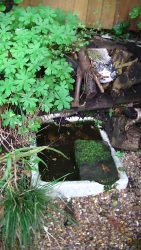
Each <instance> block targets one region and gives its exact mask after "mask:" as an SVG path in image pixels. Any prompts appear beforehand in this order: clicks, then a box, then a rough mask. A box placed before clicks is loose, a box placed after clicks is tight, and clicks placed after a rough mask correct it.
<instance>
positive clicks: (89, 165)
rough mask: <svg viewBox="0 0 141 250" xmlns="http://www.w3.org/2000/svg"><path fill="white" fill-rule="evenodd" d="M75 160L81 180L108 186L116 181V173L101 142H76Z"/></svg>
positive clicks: (107, 150) (109, 153)
mask: <svg viewBox="0 0 141 250" xmlns="http://www.w3.org/2000/svg"><path fill="white" fill-rule="evenodd" d="M75 160H76V165H77V166H78V167H79V169H80V177H81V180H90V181H96V182H99V183H101V184H104V185H109V184H112V183H114V182H115V181H116V180H118V171H117V169H116V166H115V163H114V161H113V158H112V156H111V151H110V149H109V147H108V146H106V145H105V144H103V142H101V141H94V140H76V141H75Z"/></svg>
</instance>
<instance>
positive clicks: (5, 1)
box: [0, 0, 23, 12]
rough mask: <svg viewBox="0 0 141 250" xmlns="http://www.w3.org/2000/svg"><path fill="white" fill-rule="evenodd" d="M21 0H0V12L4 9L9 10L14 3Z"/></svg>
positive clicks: (21, 0)
mask: <svg viewBox="0 0 141 250" xmlns="http://www.w3.org/2000/svg"><path fill="white" fill-rule="evenodd" d="M21 2H23V0H13V1H10V0H1V2H0V12H2V11H6V10H8V11H10V10H11V9H12V7H13V5H14V4H19V3H21Z"/></svg>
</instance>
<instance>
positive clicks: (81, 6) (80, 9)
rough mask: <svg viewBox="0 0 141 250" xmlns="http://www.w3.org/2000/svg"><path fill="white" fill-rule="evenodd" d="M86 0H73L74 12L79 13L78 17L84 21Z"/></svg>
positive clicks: (86, 6)
mask: <svg viewBox="0 0 141 250" xmlns="http://www.w3.org/2000/svg"><path fill="white" fill-rule="evenodd" d="M87 8H88V0H75V4H74V12H75V13H78V14H79V17H80V19H81V20H82V21H83V22H86V16H87Z"/></svg>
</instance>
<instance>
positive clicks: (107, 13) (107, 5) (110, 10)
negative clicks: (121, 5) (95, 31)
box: [100, 0, 116, 29]
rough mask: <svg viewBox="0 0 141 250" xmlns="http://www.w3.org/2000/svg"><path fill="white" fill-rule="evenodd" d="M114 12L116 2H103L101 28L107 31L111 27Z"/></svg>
mask: <svg viewBox="0 0 141 250" xmlns="http://www.w3.org/2000/svg"><path fill="white" fill-rule="evenodd" d="M115 12H116V0H104V2H103V7H102V11H101V19H100V22H101V24H102V27H103V28H105V29H109V28H112V27H113V24H114V18H115Z"/></svg>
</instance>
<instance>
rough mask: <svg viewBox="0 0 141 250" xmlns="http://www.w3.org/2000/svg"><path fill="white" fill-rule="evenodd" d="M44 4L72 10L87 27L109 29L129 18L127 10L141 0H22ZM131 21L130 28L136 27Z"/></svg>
mask: <svg viewBox="0 0 141 250" xmlns="http://www.w3.org/2000/svg"><path fill="white" fill-rule="evenodd" d="M38 4H44V5H47V6H51V7H52V8H62V9H63V10H65V11H74V12H75V13H78V14H79V17H80V19H81V20H82V21H83V22H84V23H85V24H86V25H87V27H94V28H100V27H102V25H103V28H106V29H110V28H112V26H113V25H114V24H115V23H118V22H121V21H124V20H127V19H129V11H130V10H131V9H132V8H133V7H135V6H141V0H24V2H23V4H22V5H23V6H25V7H26V6H28V5H31V6H34V5H38ZM136 24H137V21H133V25H132V26H131V27H132V28H136Z"/></svg>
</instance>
